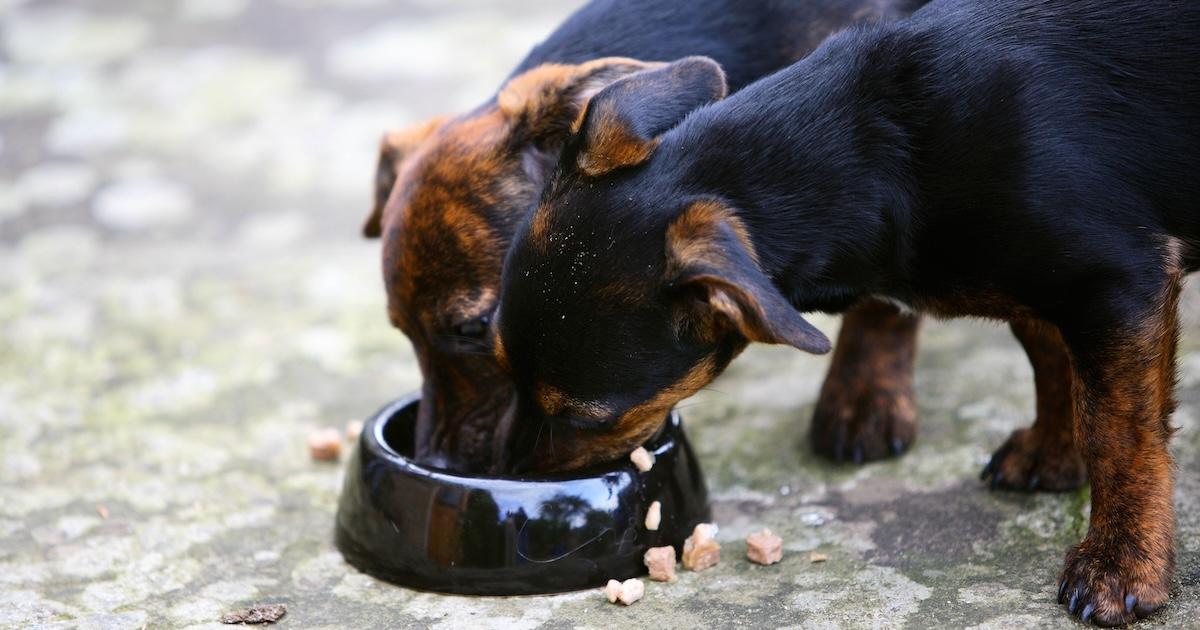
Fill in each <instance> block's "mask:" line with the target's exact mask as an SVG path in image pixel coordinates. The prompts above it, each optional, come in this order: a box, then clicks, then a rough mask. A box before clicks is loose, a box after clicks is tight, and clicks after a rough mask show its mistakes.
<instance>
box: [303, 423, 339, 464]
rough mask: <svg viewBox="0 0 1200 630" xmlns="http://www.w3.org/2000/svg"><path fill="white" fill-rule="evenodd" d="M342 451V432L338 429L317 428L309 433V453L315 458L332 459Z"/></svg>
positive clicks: (321, 459)
mask: <svg viewBox="0 0 1200 630" xmlns="http://www.w3.org/2000/svg"><path fill="white" fill-rule="evenodd" d="M341 453H342V434H341V433H340V432H339V431H338V430H337V429H331V428H326V429H317V430H315V431H313V432H312V433H309V434H308V454H309V455H312V458H313V459H316V460H320V461H332V460H335V459H337V458H338V455H341Z"/></svg>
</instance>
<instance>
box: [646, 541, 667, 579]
mask: <svg viewBox="0 0 1200 630" xmlns="http://www.w3.org/2000/svg"><path fill="white" fill-rule="evenodd" d="M642 561H643V562H645V563H646V568H647V569H650V579H651V580H654V581H656V582H674V581H675V548H674V547H671V546H670V545H668V546H666V547H651V548H649V549H647V550H646V555H644V556H642Z"/></svg>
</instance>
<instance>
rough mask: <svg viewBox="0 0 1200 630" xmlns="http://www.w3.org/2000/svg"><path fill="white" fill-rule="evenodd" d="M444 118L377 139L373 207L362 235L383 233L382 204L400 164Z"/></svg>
mask: <svg viewBox="0 0 1200 630" xmlns="http://www.w3.org/2000/svg"><path fill="white" fill-rule="evenodd" d="M446 118H447V117H445V116H439V117H437V118H434V119H432V120H427V121H425V122H423V123H421V124H419V125H413V126H412V127H408V128H407V129H401V130H399V131H389V132H387V133H385V134H383V139H381V140H380V141H379V165H378V166H377V167H376V170H375V207H374V208H372V209H371V214H369V215H367V221H366V222H365V223H364V224H363V228H362V233H363V236H365V237H367V238H378V237H379V235H380V234H381V233H382V232H383V207H384V206H386V205H387V200H388V197H389V196H390V195H391V194H392V187H394V186H395V185H396V176H397V174H398V173H399V172H400V165H401V164H402V163H403V162H404V158H405V157H406V156H408V155H409V154H411V153H412V152H413V150H414V149H416V148H417V147H418V146H419V145H420V144H421V143H422V142H424V141H425V139H426V138H428V137H429V136H431V135H433V132H434V131H437V129H438V127H441V126H442V123H444V122H446Z"/></svg>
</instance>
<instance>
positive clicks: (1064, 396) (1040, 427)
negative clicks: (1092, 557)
mask: <svg viewBox="0 0 1200 630" xmlns="http://www.w3.org/2000/svg"><path fill="white" fill-rule="evenodd" d="M1009 327H1010V328H1012V331H1013V335H1014V336H1016V338H1017V340H1018V341H1020V342H1021V346H1022V347H1023V348H1025V354H1026V355H1027V356H1028V357H1029V363H1030V365H1032V366H1033V381H1034V385H1035V386H1036V388H1037V416H1036V418H1035V419H1034V421H1033V426H1031V427H1029V428H1026V429H1017V430H1016V431H1013V433H1012V435H1011V436H1009V438H1008V441H1006V442H1005V443H1004V445H1003V446H1001V447H1000V448H999V449H998V450H997V451H996V453H995V454H994V455H992V459H991V461H990V462H988V465H987V466H986V467H985V468H984V469H983V474H982V475H980V478H981V479H983V480H985V481H988V482H989V483H990V484H991V487H993V488H1004V489H1006V490H1022V491H1034V490H1051V491H1062V490H1072V489H1074V488H1078V487H1079V486H1081V485H1083V483H1084V482H1085V481H1087V469H1086V468H1085V467H1084V465H1083V459H1082V458H1081V457H1080V456H1079V450H1078V449H1077V448H1076V447H1075V437H1074V431H1075V402H1074V399H1073V397H1072V395H1071V387H1072V373H1071V356H1070V354H1069V353H1068V351H1067V346H1066V344H1064V343H1063V339H1062V335H1061V334H1059V332H1058V327H1056V326H1055V325H1054V324H1051V323H1049V322H1045V321H1042V320H1039V319H1033V318H1029V317H1025V318H1020V319H1015V320H1013V321H1011V322H1009Z"/></svg>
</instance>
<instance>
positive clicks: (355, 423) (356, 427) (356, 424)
mask: <svg viewBox="0 0 1200 630" xmlns="http://www.w3.org/2000/svg"><path fill="white" fill-rule="evenodd" d="M362 428H363V423H362V420H351V421H350V422H347V423H346V439H347V440H350V441H351V442H353V441H355V440H357V439H358V436H360V435H362Z"/></svg>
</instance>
